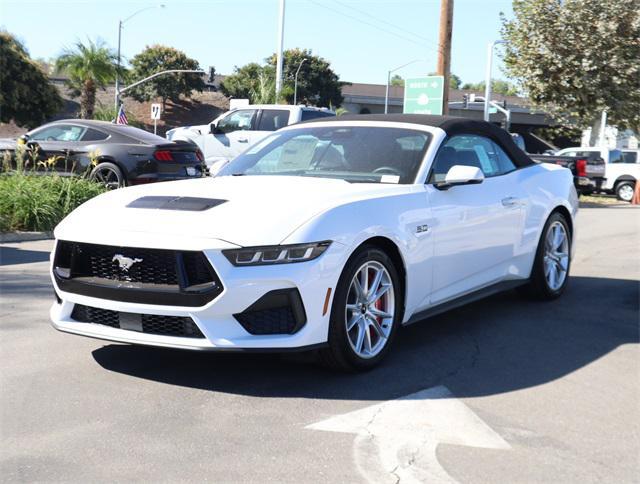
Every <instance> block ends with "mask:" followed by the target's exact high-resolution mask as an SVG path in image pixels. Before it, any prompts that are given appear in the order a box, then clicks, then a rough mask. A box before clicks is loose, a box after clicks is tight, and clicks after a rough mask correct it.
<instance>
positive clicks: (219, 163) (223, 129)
mask: <svg viewBox="0 0 640 484" xmlns="http://www.w3.org/2000/svg"><path fill="white" fill-rule="evenodd" d="M328 116H335V113H334V112H333V111H330V110H328V109H325V108H315V107H309V106H289V105H283V104H253V105H247V106H242V107H241V108H237V109H233V110H231V111H227V112H226V113H224V114H222V115H220V116H218V117H217V118H216V119H214V120H213V121H212V122H211V123H209V124H204V125H201V126H186V127H184V128H175V129H171V130H169V131H167V139H169V140H171V141H178V140H182V141H191V142H193V143H195V144H197V145H198V146H199V147H200V150H201V151H202V152H203V153H204V160H205V163H206V164H207V167H208V168H209V173H210V174H211V175H215V174H216V173H217V172H218V171H219V170H220V168H222V167H223V166H224V165H225V164H226V163H228V162H229V161H231V160H232V159H233V158H235V157H236V156H238V155H239V154H240V153H242V152H243V151H245V150H246V149H247V148H248V147H249V146H251V145H252V144H255V143H257V142H258V141H260V140H262V139H263V138H265V137H266V136H267V135H269V134H270V133H271V132H272V131H276V130H278V129H280V128H284V127H285V126H289V125H290V124H294V123H299V122H301V121H307V120H310V119H315V118H322V117H328Z"/></svg>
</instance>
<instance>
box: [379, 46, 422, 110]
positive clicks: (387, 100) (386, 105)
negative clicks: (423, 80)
mask: <svg viewBox="0 0 640 484" xmlns="http://www.w3.org/2000/svg"><path fill="white" fill-rule="evenodd" d="M423 60H424V59H415V60H412V61H411V62H407V63H406V64H402V65H401V66H400V67H396V68H395V69H391V70H389V71H387V88H386V90H385V94H384V114H387V111H388V110H389V84H391V73H393V72H395V71H399V70H400V69H402V68H403V67H407V66H410V65H411V64H415V63H416V62H420V61H423Z"/></svg>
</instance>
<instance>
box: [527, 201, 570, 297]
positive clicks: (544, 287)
mask: <svg viewBox="0 0 640 484" xmlns="http://www.w3.org/2000/svg"><path fill="white" fill-rule="evenodd" d="M554 222H560V223H561V224H562V225H563V226H564V230H565V232H566V235H567V238H568V244H569V254H571V244H572V240H571V231H570V230H569V224H568V222H567V219H566V218H565V216H564V215H562V214H561V213H560V212H554V213H552V214H551V216H550V217H549V219H548V220H547V222H546V223H545V225H544V229H543V230H542V235H541V236H540V240H539V242H538V248H537V250H536V256H535V259H534V260H533V267H532V268H531V277H530V278H529V282H528V283H527V284H526V285H524V286H521V287H519V288H518V292H520V294H522V295H523V296H525V297H528V298H530V299H537V300H542V301H550V300H553V299H556V298H558V297H560V295H562V293H563V292H564V290H565V289H566V287H567V284H568V282H569V273H570V270H571V257H570V256H569V259H568V266H567V274H566V277H565V279H564V282H563V283H562V285H561V286H560V287H559V288H557V289H552V288H551V287H549V284H548V282H547V278H546V277H545V272H544V255H545V254H544V252H545V250H544V249H545V240H546V237H547V234H548V232H549V229H550V227H551V226H552V225H553V224H554Z"/></svg>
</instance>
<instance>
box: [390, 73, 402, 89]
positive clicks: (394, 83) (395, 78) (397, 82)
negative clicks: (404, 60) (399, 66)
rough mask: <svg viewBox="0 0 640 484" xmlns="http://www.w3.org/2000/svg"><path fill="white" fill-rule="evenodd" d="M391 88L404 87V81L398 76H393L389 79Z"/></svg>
mask: <svg viewBox="0 0 640 484" xmlns="http://www.w3.org/2000/svg"><path fill="white" fill-rule="evenodd" d="M390 85H391V86H398V87H404V79H403V78H402V76H400V75H399V74H394V75H393V76H392V77H391V83H390Z"/></svg>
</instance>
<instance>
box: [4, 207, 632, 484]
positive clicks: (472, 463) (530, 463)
mask: <svg viewBox="0 0 640 484" xmlns="http://www.w3.org/2000/svg"><path fill="white" fill-rule="evenodd" d="M577 243H578V247H577V256H576V258H575V259H574V261H573V266H572V271H571V272H572V279H571V281H570V284H569V287H568V290H567V292H566V294H565V295H564V296H563V297H562V298H561V299H560V300H557V301H554V302H551V303H535V302H529V301H525V300H523V299H521V298H520V297H518V296H517V295H516V294H515V293H514V292H509V293H505V294H502V295H498V296H494V297H491V298H489V299H486V300H484V301H480V302H477V303H474V304H472V305H469V306H466V307H464V308H460V309H457V310H454V311H452V312H449V313H447V314H443V315H441V316H438V317H436V318H433V319H431V320H428V321H425V322H424V323H421V324H416V325H413V326H410V327H408V328H405V329H404V330H403V331H401V332H400V333H399V337H398V339H397V340H396V344H395V348H393V352H392V354H391V355H390V357H389V358H388V359H387V360H386V361H385V362H384V364H383V365H382V366H381V367H380V368H378V369H376V370H374V371H372V372H369V373H366V374H359V375H342V374H335V373H331V372H329V371H327V370H324V369H322V368H319V367H317V366H315V365H313V364H311V363H309V362H307V361H305V359H304V358H301V357H291V356H288V357H280V356H277V355H243V354H196V353H190V352H180V351H172V350H161V349H155V348H145V347H135V346H128V345H120V344H114V343H109V342H104V341H98V340H91V339H87V338H83V337H78V336H72V335H68V334H62V333H58V332H56V331H55V330H53V329H52V328H51V327H50V325H49V318H48V310H49V306H50V304H51V301H52V299H53V296H52V293H51V287H50V283H49V278H48V275H47V268H48V267H47V264H48V262H47V261H48V251H49V250H50V247H51V241H40V242H24V243H14V244H4V245H2V247H1V249H0V258H1V261H0V278H1V282H0V290H1V297H2V303H1V308H0V352H1V362H2V371H1V376H0V405H1V417H0V418H1V420H0V423H1V438H2V448H1V450H0V452H1V456H0V459H1V469H0V476H1V477H0V479H2V481H4V482H16V481H75V482H78V481H82V482H89V481H93V482H95V481H110V482H114V481H155V482H158V481H224V482H265V481H275V482H364V481H367V480H368V481H370V482H399V481H402V482H425V481H430V482H440V481H458V482H463V483H467V482H468V483H473V482H534V481H547V482H549V481H553V482H581V483H582V482H611V483H621V482H638V480H639V477H638V476H639V475H640V422H639V413H638V412H639V409H640V353H639V351H638V349H639V345H638V343H639V334H638V327H639V295H640V292H639V289H640V285H639V282H638V281H639V280H640V256H639V252H640V251H639V249H638V248H639V247H640V210H638V209H636V208H633V207H616V206H612V207H599V208H585V209H582V210H581V212H580V214H579V216H578V237H577ZM402 397H406V398H404V399H403V398H402ZM399 398H400V399H401V400H396V401H394V400H395V399H399ZM345 414H348V415H345Z"/></svg>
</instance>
